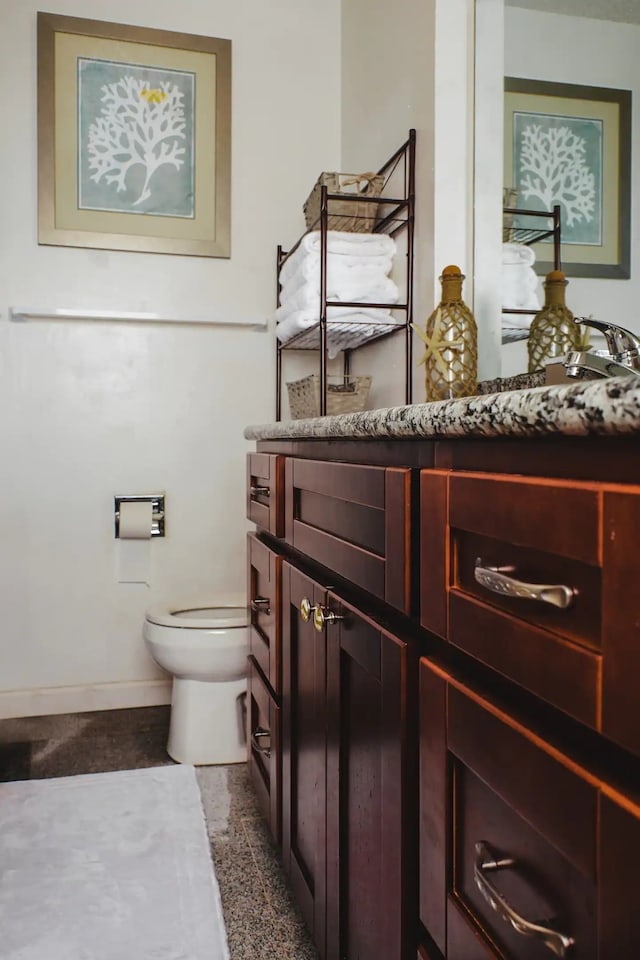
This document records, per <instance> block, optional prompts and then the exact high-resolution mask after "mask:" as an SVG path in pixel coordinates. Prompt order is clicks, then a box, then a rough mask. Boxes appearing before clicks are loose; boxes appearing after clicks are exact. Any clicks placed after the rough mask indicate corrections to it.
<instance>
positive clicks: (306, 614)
mask: <svg viewBox="0 0 640 960" xmlns="http://www.w3.org/2000/svg"><path fill="white" fill-rule="evenodd" d="M315 610H317V607H315V606H314V605H313V604H312V603H311V600H309V598H308V597H303V598H302V600H301V601H300V616H301V617H302V619H303V620H304V622H305V623H308V622H309V620H311V614H312V613H313V612H314V611H315Z"/></svg>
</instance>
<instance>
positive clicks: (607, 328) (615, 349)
mask: <svg viewBox="0 0 640 960" xmlns="http://www.w3.org/2000/svg"><path fill="white" fill-rule="evenodd" d="M573 319H574V322H575V323H583V324H584V325H585V326H586V327H593V328H594V330H600V332H601V333H603V334H604V338H605V340H606V341H607V348H608V350H609V353H610V354H611V356H612V357H615V358H616V359H618V360H623V359H625V360H627V361H629V360H631V359H635V360H636V363H634V364H633V366H638V361H640V338H639V337H638V336H637V335H636V334H635V333H632V332H631V330H625V329H624V327H618V326H616V324H614V323H607V322H605V321H602V320H593V319H592V318H591V317H574V318H573Z"/></svg>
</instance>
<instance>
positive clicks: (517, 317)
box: [502, 313, 535, 330]
mask: <svg viewBox="0 0 640 960" xmlns="http://www.w3.org/2000/svg"><path fill="white" fill-rule="evenodd" d="M534 316H535V314H533V313H503V314H502V329H503V330H528V329H529V328H530V327H531V321H532V320H533V318H534Z"/></svg>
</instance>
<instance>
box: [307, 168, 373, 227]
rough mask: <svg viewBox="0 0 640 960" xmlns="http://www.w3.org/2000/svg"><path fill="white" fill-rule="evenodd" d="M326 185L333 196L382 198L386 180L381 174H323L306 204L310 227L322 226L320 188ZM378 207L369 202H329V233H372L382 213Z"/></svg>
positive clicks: (308, 225)
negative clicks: (331, 231) (378, 215)
mask: <svg viewBox="0 0 640 960" xmlns="http://www.w3.org/2000/svg"><path fill="white" fill-rule="evenodd" d="M323 186H326V188H327V191H328V192H329V193H342V194H344V195H345V196H349V197H357V196H359V197H379V196H380V194H381V193H382V188H383V187H384V177H383V176H382V174H379V173H321V174H320V176H319V177H318V180H317V182H316V184H315V186H314V188H313V190H312V191H311V193H310V194H309V196H308V197H307V199H306V201H305V204H304V217H305V221H306V224H307V228H308V229H311V227H314V226H315V227H318V226H319V223H320V188H321V187H323ZM377 207H378V204H375V203H374V204H371V203H367V202H366V200H364V199H363V200H329V201H327V213H328V218H327V219H328V228H329V230H345V231H346V232H347V233H371V231H372V230H373V228H374V225H375V222H376V217H377V214H378V210H377Z"/></svg>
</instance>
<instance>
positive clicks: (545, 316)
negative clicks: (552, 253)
mask: <svg viewBox="0 0 640 960" xmlns="http://www.w3.org/2000/svg"><path fill="white" fill-rule="evenodd" d="M566 288H567V278H566V276H565V275H564V273H563V272H562V270H552V271H551V273H548V274H547V278H546V280H545V284H544V306H543V307H542V309H541V310H539V311H538V313H536V315H535V317H534V318H533V320H532V321H531V329H530V330H529V339H528V341H527V351H528V353H529V373H535V371H536V370H542V369H543V368H544V365H545V362H546V361H547V360H553V358H554V357H563V356H564V355H565V354H567V353H568V352H569V351H570V350H577V349H578V348H579V345H580V329H579V327H578V326H577V324H576V323H574V320H573V314H572V312H571V310H569V308H568V307H567V305H566V303H565V290H566Z"/></svg>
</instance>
